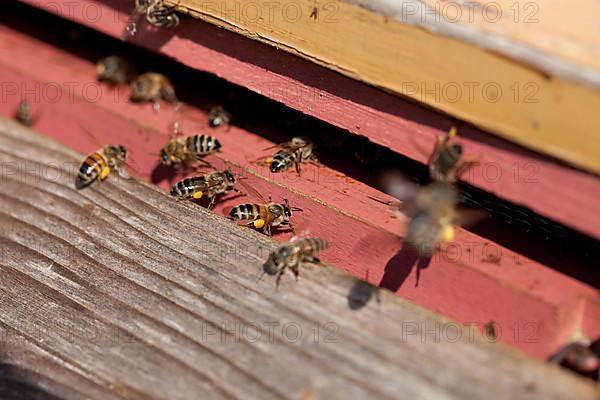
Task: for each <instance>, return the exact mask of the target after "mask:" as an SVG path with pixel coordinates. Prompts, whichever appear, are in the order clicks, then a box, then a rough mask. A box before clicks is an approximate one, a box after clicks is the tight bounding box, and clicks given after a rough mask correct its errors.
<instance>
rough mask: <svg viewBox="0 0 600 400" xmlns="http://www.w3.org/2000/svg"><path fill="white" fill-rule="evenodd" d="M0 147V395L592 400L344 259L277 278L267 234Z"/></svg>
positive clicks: (28, 143) (23, 132)
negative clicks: (83, 185)
mask: <svg viewBox="0 0 600 400" xmlns="http://www.w3.org/2000/svg"><path fill="white" fill-rule="evenodd" d="M0 149H1V150H0V166H1V167H2V170H1V180H2V181H1V188H2V189H1V191H0V227H1V228H0V229H1V240H2V246H1V254H0V271H1V279H0V295H1V297H2V300H1V301H0V334H1V335H2V336H1V338H2V342H1V344H2V349H0V350H1V351H0V356H1V359H0V364H1V365H2V371H3V374H2V377H3V378H4V379H3V380H2V385H0V387H1V388H2V390H1V391H0V394H2V398H8V397H10V398H23V397H19V396H25V397H24V398H34V396H35V395H39V397H38V398H67V399H81V398H93V399H148V398H152V399H170V400H171V399H173V400H175V399H196V398H203V399H205V398H244V399H248V398H260V399H271V398H272V399H281V398H289V399H300V398H316V399H332V398H369V397H371V398H415V399H416V398H419V399H442V398H443V399H448V398H450V399H471V398H484V397H485V398H490V397H491V398H510V399H516V398H540V399H545V400H546V399H567V398H577V399H592V398H597V392H596V389H595V388H594V387H593V386H592V385H591V384H589V383H587V382H585V381H583V380H582V379H580V378H578V377H575V376H572V375H570V374H569V373H568V372H565V371H562V370H559V369H558V368H556V367H553V366H548V365H543V364H541V363H539V362H537V361H534V360H532V359H529V358H527V357H525V356H524V355H522V354H520V353H517V352H516V351H513V350H510V349H508V348H506V347H504V346H502V345H500V344H492V343H489V342H486V341H485V340H484V339H482V338H480V337H476V336H477V335H476V334H469V330H468V329H467V328H466V327H460V326H459V325H458V324H455V323H452V322H450V321H448V320H444V319H441V318H439V317H437V316H435V315H433V314H431V313H429V312H427V311H425V310H423V309H421V308H419V307H417V306H415V305H413V304H411V303H409V302H406V301H403V300H401V299H398V298H396V297H395V296H393V295H391V294H389V293H387V292H382V293H381V296H380V303H378V302H377V301H375V300H374V299H375V298H376V296H375V295H374V293H372V292H371V291H370V290H369V289H368V288H367V287H366V286H362V285H361V284H360V283H358V282H357V281H355V280H354V279H352V278H350V277H349V276H346V275H344V274H343V273H341V272H339V271H338V270H336V269H333V268H327V267H319V266H309V267H307V268H305V269H304V270H303V271H302V276H301V279H300V282H299V283H298V284H296V283H295V282H294V281H293V279H291V278H288V279H285V280H284V281H283V284H282V286H281V288H280V289H279V290H276V288H275V285H274V280H273V279H272V277H270V276H266V277H264V278H263V279H262V280H259V278H260V276H261V272H262V268H261V265H262V263H263V261H264V259H265V257H266V254H267V253H268V252H269V250H270V249H271V248H272V247H273V245H274V242H272V241H271V240H270V239H269V238H267V237H265V236H262V235H260V234H258V233H256V232H253V231H251V230H249V229H246V228H243V227H237V226H236V225H235V224H233V223H232V222H230V221H228V220H227V219H225V218H223V217H222V216H219V215H216V214H213V213H211V212H208V211H206V210H204V209H202V208H200V207H197V206H195V205H193V204H191V203H187V202H176V201H174V200H172V199H171V198H169V197H168V196H167V195H165V194H164V193H162V192H160V191H158V190H157V189H155V188H153V187H150V186H149V185H146V184H144V183H140V182H138V181H135V180H123V179H119V178H118V177H116V176H115V175H111V176H110V177H109V179H108V181H107V182H105V183H102V184H97V185H94V186H92V187H90V188H87V189H84V190H82V191H76V190H75V188H74V185H73V179H74V171H75V170H76V167H77V165H78V163H79V161H80V159H81V158H80V155H78V154H76V153H75V152H74V151H72V150H69V149H66V148H64V147H62V146H61V145H58V144H56V143H55V142H52V141H51V140H49V139H47V138H44V137H41V136H38V135H36V134H34V133H32V132H31V131H29V130H27V129H24V128H22V127H21V126H18V125H15V124H13V123H12V122H10V121H5V120H2V121H0ZM361 288H362V289H361ZM369 295H370V296H371V297H372V299H371V301H370V302H366V304H365V299H367V298H368V296H369ZM361 301H362V303H361ZM425 329H427V331H425ZM460 331H462V334H461V335H458V334H457V333H459V332H460ZM7 381H8V382H7ZM18 393H20V395H19V394H18ZM39 393H42V394H39ZM11 396H12V397H11ZM303 396H304V397H303ZM309 396H314V397H309ZM367 396H369V397H367Z"/></svg>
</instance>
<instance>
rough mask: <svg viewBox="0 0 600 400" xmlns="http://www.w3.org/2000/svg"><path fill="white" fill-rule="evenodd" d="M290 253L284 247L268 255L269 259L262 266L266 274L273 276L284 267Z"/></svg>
mask: <svg viewBox="0 0 600 400" xmlns="http://www.w3.org/2000/svg"><path fill="white" fill-rule="evenodd" d="M289 255H290V251H289V249H288V248H287V247H286V246H284V247H281V248H279V249H278V250H275V251H274V252H272V253H271V254H270V255H269V259H268V260H267V262H266V263H265V264H264V266H263V270H264V271H265V273H266V274H269V275H275V274H276V273H277V272H278V271H279V270H281V268H283V266H284V265H285V260H286V259H287V258H288V257H289Z"/></svg>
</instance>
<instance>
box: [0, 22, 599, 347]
mask: <svg viewBox="0 0 600 400" xmlns="http://www.w3.org/2000/svg"><path fill="white" fill-rule="evenodd" d="M0 54H2V58H1V60H2V61H1V62H0V76H1V77H2V82H3V85H4V87H3V89H4V90H3V91H2V92H3V94H4V95H5V96H6V98H5V99H3V101H1V102H0V113H1V114H2V115H5V116H9V115H11V114H12V113H13V112H14V109H15V108H16V106H17V104H18V102H19V101H20V100H21V98H22V96H23V95H25V97H27V98H28V99H29V100H30V101H31V102H32V103H33V106H34V109H35V110H36V111H38V112H39V113H40V119H39V121H38V123H37V124H36V126H35V128H36V129H37V130H40V131H42V132H45V133H46V134H48V135H50V136H52V137H54V138H56V139H58V140H60V141H62V142H63V143H66V144H68V145H70V146H72V147H74V148H76V149H78V150H79V151H81V152H83V153H88V152H90V151H92V150H94V148H95V147H96V146H97V145H95V144H93V143H92V142H93V140H91V139H90V137H89V136H87V135H86V134H84V133H82V129H81V127H82V126H83V127H85V128H86V129H87V130H89V131H90V132H93V133H94V134H95V135H96V136H97V137H98V141H100V142H102V143H109V142H113V143H117V142H118V143H122V144H124V145H126V146H128V147H129V148H131V149H132V158H133V159H134V160H135V162H136V164H137V167H138V170H139V176H140V177H141V178H142V179H146V180H153V171H154V169H155V167H156V165H157V161H156V156H155V155H151V154H150V153H155V154H156V153H157V151H158V149H159V148H160V147H161V146H162V145H163V144H164V143H165V141H166V140H167V137H168V134H167V132H166V131H167V128H168V125H169V123H170V122H171V119H172V114H171V110H170V109H169V107H168V106H165V107H164V108H163V110H162V111H161V112H160V113H158V114H155V113H153V112H152V111H151V107H150V106H148V105H135V104H130V103H128V102H127V101H126V100H125V97H124V94H121V95H120V97H119V96H117V94H118V92H116V91H114V90H111V89H110V88H108V87H106V86H104V85H98V84H96V83H95V70H94V66H93V65H92V64H91V63H89V62H88V61H86V60H83V59H80V58H77V57H75V56H73V55H72V54H70V53H68V52H66V51H62V50H59V49H57V48H54V47H52V46H50V45H48V44H45V43H43V42H40V41H37V40H34V39H32V38H31V37H28V36H26V35H23V34H21V33H19V32H18V31H14V30H12V29H9V28H6V27H0ZM13 84H14V85H16V91H14V93H13V94H10V93H11V91H10V90H6V89H9V87H10V88H13V87H15V86H14V85H13ZM59 86H60V92H54V93H55V94H54V95H53V94H52V90H53V89H58V88H59ZM69 87H71V88H73V91H72V93H73V97H72V98H70V96H69V93H70V91H69ZM84 88H86V89H84ZM95 93H101V95H100V96H99V97H98V98H97V99H96V94H95ZM56 94H60V99H56V100H55V96H56ZM36 96H38V98H37V99H36ZM115 96H117V97H116V99H117V100H116V101H115ZM92 99H93V100H94V101H91V100H92ZM182 126H183V129H184V131H186V132H190V133H192V132H193V133H196V132H198V131H206V128H205V127H206V116H205V115H204V114H203V113H202V112H200V111H198V110H196V109H194V108H192V107H185V108H184V112H183V114H182ZM214 134H215V135H216V136H218V138H219V140H220V141H221V142H222V143H223V152H222V153H221V154H220V155H219V159H220V160H226V161H228V162H234V163H239V164H244V168H250V169H253V171H254V172H255V173H256V174H257V175H260V177H255V176H251V177H250V179H248V183H250V184H252V185H253V186H255V187H256V188H257V189H258V190H259V191H260V192H262V193H265V194H267V195H268V194H271V195H272V196H273V197H274V198H275V199H277V198H283V197H287V198H289V200H290V202H291V203H292V204H294V205H297V206H299V207H302V208H303V209H304V210H305V211H304V212H303V213H301V214H300V213H299V214H298V215H297V218H296V220H297V223H298V224H303V223H304V222H309V223H310V229H311V233H313V234H314V235H318V236H323V237H325V238H328V239H330V241H331V242H332V250H331V251H330V252H328V253H324V254H323V258H324V260H326V261H329V262H332V263H334V264H336V265H338V266H339V267H341V268H344V269H345V270H347V271H349V272H350V273H352V274H354V275H356V276H358V277H361V278H365V277H366V276H367V273H368V278H369V280H370V281H371V282H373V283H380V282H381V283H383V284H385V285H386V286H388V287H392V288H396V289H397V290H396V291H397V293H398V294H399V295H401V296H403V297H406V298H408V299H411V300H413V301H415V302H417V303H419V304H422V305H424V306H426V307H428V308H430V309H433V310H436V311H439V312H441V313H443V314H445V315H448V316H450V317H452V318H454V319H456V320H458V321H460V322H463V323H467V322H474V323H477V324H479V326H480V327H481V326H482V325H483V324H485V323H486V322H488V321H490V320H493V321H495V322H497V323H498V324H499V325H500V327H501V329H503V332H504V333H503V334H502V335H501V340H502V341H503V342H506V343H509V344H513V345H515V346H517V347H519V348H521V349H523V350H524V351H527V352H528V353H530V354H533V355H535V356H538V357H546V356H547V355H548V354H550V353H551V352H552V351H554V350H555V349H556V347H557V346H559V345H560V344H562V343H563V342H564V341H565V340H566V339H567V338H568V336H569V335H570V334H571V333H572V332H573V331H574V330H575V329H576V328H577V327H578V326H579V324H580V323H581V324H583V325H584V326H585V327H586V329H589V331H588V334H589V335H596V336H597V335H598V334H600V327H599V326H598V324H597V323H596V322H595V320H597V315H598V314H595V315H594V313H593V312H591V313H590V312H589V309H590V308H589V307H586V308H582V307H581V304H582V303H581V302H582V299H587V301H588V303H589V304H593V303H592V299H596V298H597V296H598V291H597V290H596V289H594V288H592V287H590V286H588V285H586V284H583V283H581V282H578V281H576V280H574V279H572V278H569V277H566V276H564V275H562V274H560V273H558V272H556V271H553V270H551V269H549V268H547V267H545V266H543V265H540V264H538V263H535V262H528V261H527V260H523V259H521V258H520V257H519V256H518V255H516V254H514V253H513V252H511V251H509V250H507V249H504V248H500V247H497V248H498V249H499V250H500V251H502V260H501V262H500V265H496V264H489V263H485V262H482V261H481V260H482V259H483V258H484V254H483V253H482V249H483V244H484V243H485V241H484V240H483V239H482V238H479V237H477V236H475V235H473V234H471V233H469V232H465V231H462V230H461V231H459V233H458V237H457V243H458V244H459V245H460V246H461V248H462V249H464V252H463V254H462V257H460V259H458V260H451V259H450V258H449V257H444V256H441V255H439V256H436V257H434V258H433V260H432V261H431V263H430V265H429V266H428V267H427V268H426V269H422V270H421V279H420V281H419V282H418V285H417V270H418V268H417V264H418V260H417V258H416V256H415V255H414V254H412V253H411V252H410V251H406V250H405V251H402V250H399V249H400V247H401V246H400V243H399V241H398V236H397V235H402V233H403V226H404V224H403V223H402V222H403V221H402V219H401V218H400V219H398V218H395V216H394V215H393V214H392V213H391V212H390V210H389V208H388V207H387V206H384V205H382V204H380V203H377V202H373V201H371V200H369V199H368V197H367V196H374V197H377V198H383V199H385V198H386V196H385V195H384V194H383V193H380V192H378V191H376V190H375V189H372V188H370V187H368V186H366V185H364V184H361V183H360V182H357V181H354V180H352V179H350V178H348V177H346V176H344V175H343V174H341V173H339V172H336V171H333V170H330V169H328V168H325V167H321V168H316V167H314V166H310V165H309V166H307V167H306V168H305V170H304V174H303V176H302V177H301V178H297V177H296V176H295V175H294V174H284V175H275V176H270V174H268V173H267V171H266V170H265V169H259V168H257V167H254V166H251V165H248V163H247V160H248V159H252V158H255V157H256V156H257V150H259V149H262V148H265V147H268V146H269V145H271V144H272V143H270V142H268V141H266V140H265V139H263V138H261V137H259V136H257V135H255V134H253V133H251V132H247V131H244V130H241V129H239V128H236V127H233V128H232V129H231V130H229V131H227V130H226V129H219V130H217V131H215V133H214ZM259 153H260V152H259ZM212 161H216V160H215V159H214V158H213V159H212ZM155 176H156V175H155ZM113 178H114V177H113ZM265 178H267V179H265ZM111 179H112V178H111ZM158 183H159V185H160V186H161V187H163V188H165V189H166V188H168V187H169V183H168V182H167V181H165V180H163V181H159V182H158ZM91 190H101V187H97V188H94V189H91ZM247 200H251V199H250V198H237V199H235V200H229V201H224V202H223V203H220V204H219V206H218V207H217V208H216V210H215V212H217V213H223V212H225V211H227V210H228V209H229V208H230V207H231V206H233V205H235V204H236V203H239V202H242V201H243V202H245V201H247ZM283 238H285V236H280V237H278V239H283ZM468 243H473V244H474V246H475V245H476V247H472V246H469V245H468ZM469 247H471V248H473V250H472V252H471V253H467V251H466V250H467V248H469ZM499 299H501V301H499ZM582 321H584V322H582ZM528 324H534V325H528ZM532 326H534V327H536V329H537V331H536V333H535V336H534V337H533V338H529V340H531V339H534V340H535V341H534V342H529V341H526V340H525V339H526V338H525V336H526V335H527V334H529V333H530V332H531V329H532V328H531V327H532ZM511 327H512V330H511ZM514 330H516V332H517V333H515V332H513V331H514Z"/></svg>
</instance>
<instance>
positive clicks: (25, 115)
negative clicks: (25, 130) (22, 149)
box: [14, 100, 35, 126]
mask: <svg viewBox="0 0 600 400" xmlns="http://www.w3.org/2000/svg"><path fill="white" fill-rule="evenodd" d="M14 118H15V121H17V122H19V123H20V124H22V125H25V126H32V125H33V124H34V123H35V118H34V117H33V115H32V112H31V105H30V104H29V102H28V101H27V100H22V101H21V102H20V103H19V107H18V108H17V111H16V112H15V117H14Z"/></svg>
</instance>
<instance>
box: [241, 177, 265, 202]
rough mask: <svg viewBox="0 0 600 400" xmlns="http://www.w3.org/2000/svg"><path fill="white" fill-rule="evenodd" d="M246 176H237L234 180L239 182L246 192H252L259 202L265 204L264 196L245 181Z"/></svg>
mask: <svg viewBox="0 0 600 400" xmlns="http://www.w3.org/2000/svg"><path fill="white" fill-rule="evenodd" d="M256 179H258V178H256ZM245 180H246V178H245V177H239V176H238V177H237V179H236V182H239V184H240V185H241V186H242V187H243V188H244V191H247V193H249V194H252V195H253V196H254V197H256V198H257V199H258V201H259V203H261V204H267V200H265V198H264V196H263V195H262V194H260V192H259V191H258V190H256V189H254V188H253V187H252V186H251V185H250V184H248V183H247V182H245Z"/></svg>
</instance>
